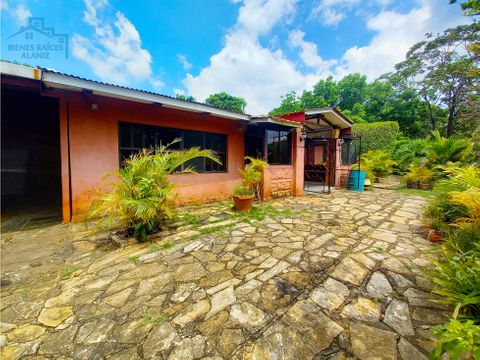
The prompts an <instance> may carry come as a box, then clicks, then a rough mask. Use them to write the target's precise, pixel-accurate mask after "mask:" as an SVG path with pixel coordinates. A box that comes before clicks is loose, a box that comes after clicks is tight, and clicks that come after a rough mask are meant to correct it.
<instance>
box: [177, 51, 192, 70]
mask: <svg viewBox="0 0 480 360" xmlns="http://www.w3.org/2000/svg"><path fill="white" fill-rule="evenodd" d="M177 59H178V61H180V63H181V64H182V66H183V68H184V69H185V70H189V69H190V68H191V67H192V64H191V63H190V62H189V61H188V59H187V57H186V56H185V55H182V54H178V55H177Z"/></svg>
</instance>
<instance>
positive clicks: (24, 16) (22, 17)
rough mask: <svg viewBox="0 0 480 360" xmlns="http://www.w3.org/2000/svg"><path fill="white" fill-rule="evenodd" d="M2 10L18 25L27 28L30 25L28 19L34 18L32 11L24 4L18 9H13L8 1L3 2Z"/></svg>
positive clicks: (2, 0) (18, 6)
mask: <svg viewBox="0 0 480 360" xmlns="http://www.w3.org/2000/svg"><path fill="white" fill-rule="evenodd" d="M0 8H1V9H2V11H4V12H8V13H9V14H10V15H11V16H13V18H14V19H15V21H16V22H17V24H18V25H20V26H25V25H27V24H28V18H30V17H31V16H32V12H31V11H30V9H29V8H28V7H27V6H26V5H25V4H23V3H20V4H18V5H17V6H16V7H11V6H10V4H9V2H8V1H7V0H1V6H0Z"/></svg>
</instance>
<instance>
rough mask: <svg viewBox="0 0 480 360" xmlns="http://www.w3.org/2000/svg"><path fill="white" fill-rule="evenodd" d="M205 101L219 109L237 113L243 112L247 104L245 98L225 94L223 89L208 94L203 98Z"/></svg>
mask: <svg viewBox="0 0 480 360" xmlns="http://www.w3.org/2000/svg"><path fill="white" fill-rule="evenodd" d="M205 103H207V104H208V105H211V106H215V107H217V108H219V109H224V110H229V111H235V112H238V113H245V107H246V106H247V102H246V101H245V99H243V98H241V97H236V96H233V95H230V94H227V93H226V92H224V91H222V92H219V93H216V94H212V95H210V96H209V97H208V98H207V99H206V100H205Z"/></svg>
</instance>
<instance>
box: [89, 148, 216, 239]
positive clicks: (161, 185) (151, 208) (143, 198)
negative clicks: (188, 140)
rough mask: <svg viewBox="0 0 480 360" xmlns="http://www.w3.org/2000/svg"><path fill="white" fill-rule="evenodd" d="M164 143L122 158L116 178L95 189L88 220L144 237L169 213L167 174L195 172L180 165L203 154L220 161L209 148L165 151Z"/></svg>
mask: <svg viewBox="0 0 480 360" xmlns="http://www.w3.org/2000/svg"><path fill="white" fill-rule="evenodd" d="M170 145H171V144H169V145H167V146H160V147H158V148H157V149H155V150H143V151H142V152H140V153H139V154H136V155H132V156H131V157H130V158H129V159H127V160H126V161H125V164H124V166H123V167H122V168H121V169H120V170H118V172H116V173H113V174H109V175H107V176H112V175H113V176H115V177H116V178H117V179H118V180H117V181H114V182H111V183H108V184H105V185H104V186H102V187H101V188H99V189H98V190H97V198H96V200H94V201H93V203H92V206H91V209H90V211H89V213H88V216H87V219H88V220H95V221H96V226H97V227H98V228H101V229H104V230H114V229H126V230H127V232H128V233H129V234H132V235H133V236H134V237H135V239H136V240H138V241H143V240H145V238H146V236H147V234H148V233H150V232H152V231H154V230H155V229H158V227H159V225H160V223H161V222H162V221H164V220H166V219H169V218H171V217H172V216H173V213H174V206H173V200H174V198H175V193H174V185H173V184H172V183H171V182H170V180H169V176H170V175H172V174H174V173H177V174H179V173H195V169H194V168H193V167H191V166H187V167H185V168H184V169H183V170H182V169H181V167H182V165H183V164H185V163H187V162H188V161H190V160H192V159H195V158H198V157H206V158H208V159H211V160H212V161H215V162H216V163H221V162H220V160H219V158H218V157H217V156H216V155H215V154H214V153H212V151H210V150H201V149H200V148H197V147H193V148H190V149H188V150H183V151H169V149H168V147H169V146H170Z"/></svg>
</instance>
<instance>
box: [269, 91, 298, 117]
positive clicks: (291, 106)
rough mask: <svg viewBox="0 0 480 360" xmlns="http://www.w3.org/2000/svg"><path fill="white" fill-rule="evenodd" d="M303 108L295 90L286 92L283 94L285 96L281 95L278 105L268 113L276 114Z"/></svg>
mask: <svg viewBox="0 0 480 360" xmlns="http://www.w3.org/2000/svg"><path fill="white" fill-rule="evenodd" d="M303 109H304V107H303V106H302V103H301V102H300V100H299V99H298V98H297V94H296V92H295V91H292V92H289V93H288V94H285V96H282V102H281V103H280V106H278V107H276V108H275V109H273V110H272V111H270V113H269V114H270V115H273V116H277V115H283V114H288V113H293V112H297V111H302V110H303Z"/></svg>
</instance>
